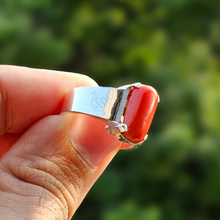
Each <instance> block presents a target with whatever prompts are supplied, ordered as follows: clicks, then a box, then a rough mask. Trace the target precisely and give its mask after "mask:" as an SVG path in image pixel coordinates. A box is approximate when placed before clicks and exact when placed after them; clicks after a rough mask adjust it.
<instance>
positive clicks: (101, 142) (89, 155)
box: [70, 113, 120, 167]
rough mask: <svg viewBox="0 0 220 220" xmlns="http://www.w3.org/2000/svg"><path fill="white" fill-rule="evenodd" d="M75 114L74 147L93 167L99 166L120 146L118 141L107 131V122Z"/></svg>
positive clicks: (72, 133)
mask: <svg viewBox="0 0 220 220" xmlns="http://www.w3.org/2000/svg"><path fill="white" fill-rule="evenodd" d="M72 114H75V117H73V121H72V124H71V126H70V127H71V128H70V139H71V141H72V144H73V146H74V147H75V148H76V149H77V151H78V152H79V153H80V154H81V156H82V157H83V158H84V159H85V160H86V161H88V162H89V163H90V165H91V166H93V167H96V166H98V165H99V164H100V163H101V162H102V161H103V160H104V159H105V157H106V156H107V155H109V154H110V153H111V152H112V151H113V150H114V149H115V148H117V147H118V146H119V145H120V142H119V141H118V139H116V138H115V137H114V136H113V135H109V134H107V132H106V131H105V122H103V121H100V120H99V119H96V118H94V117H92V116H89V115H84V114H78V113H72Z"/></svg>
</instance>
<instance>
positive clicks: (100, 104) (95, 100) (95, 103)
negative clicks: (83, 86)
mask: <svg viewBox="0 0 220 220" xmlns="http://www.w3.org/2000/svg"><path fill="white" fill-rule="evenodd" d="M90 95H92V96H93V97H92V100H91V106H92V108H93V109H94V110H95V111H98V112H103V108H104V106H105V104H106V102H107V99H108V97H107V96H106V97H105V96H103V94H100V93H98V94H97V92H96V91H93V92H91V94H90Z"/></svg>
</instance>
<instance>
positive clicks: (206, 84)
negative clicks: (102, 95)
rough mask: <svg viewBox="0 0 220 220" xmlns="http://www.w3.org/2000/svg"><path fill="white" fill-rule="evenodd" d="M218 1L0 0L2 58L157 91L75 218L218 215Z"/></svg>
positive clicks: (211, 219) (206, 218) (155, 219)
mask: <svg viewBox="0 0 220 220" xmlns="http://www.w3.org/2000/svg"><path fill="white" fill-rule="evenodd" d="M219 7H220V2H219V1H218V0H211V1H206V0H193V1H192V0H178V1H177V0H149V1H145V0H135V1H134V0H112V1H97V0H94V1H86V0H82V1H78V2H77V1H67V0H63V1H51V0H44V1H39V0H1V1H0V49H1V53H0V63H4V64H17V65H25V66H31V67H38V68H48V69H49V68H50V69H60V70H67V71H76V72H80V73H85V74H87V75H89V76H91V77H92V78H94V79H95V80H96V81H97V82H98V83H99V84H100V85H108V86H119V85H123V84H126V83H132V82H135V81H140V82H142V83H145V84H149V85H152V86H154V87H155V88H156V89H157V90H158V92H159V94H160V98H161V102H160V104H159V106H158V110H157V112H156V115H155V119H154V121H153V124H152V126H151V129H150V131H149V138H148V140H147V141H146V142H145V143H144V144H143V146H141V147H140V148H138V149H137V150H130V151H121V152H119V154H118V155H117V156H116V158H115V159H114V160H113V162H112V164H111V165H110V166H109V168H108V169H107V171H106V172H105V173H104V175H103V176H102V177H101V178H100V179H99V180H98V182H97V183H96V184H95V186H94V187H93V188H92V190H91V191H90V193H89V194H88V196H87V198H86V199H85V201H84V202H83V204H82V205H81V207H80V208H79V210H78V211H77V213H76V215H75V217H74V219H78V220H80V219H96V220H99V219H100V220H113V219H114V220H121V219H128V220H130V219H137V220H143V219H144V220H145V219H146V220H185V219H190V220H217V219H220V211H219V206H220V163H219V161H220V148H219V147H220V135H219V134H220V114H219V112H220V95H219V88H220V75H219V68H220V65H219V54H220V19H219V16H220V15H219Z"/></svg>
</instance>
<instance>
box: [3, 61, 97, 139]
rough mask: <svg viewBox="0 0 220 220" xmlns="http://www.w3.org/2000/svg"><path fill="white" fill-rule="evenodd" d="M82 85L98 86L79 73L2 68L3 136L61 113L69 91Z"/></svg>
mask: <svg viewBox="0 0 220 220" xmlns="http://www.w3.org/2000/svg"><path fill="white" fill-rule="evenodd" d="M80 86H97V84H96V83H95V82H94V81H93V80H92V79H91V78H89V77H87V76H85V75H81V74H76V73H66V72H59V71H51V70H40V69H31V68H26V67H17V66H5V65H0V135H2V134H4V133H19V132H23V131H24V130H26V129H27V128H28V127H30V126H31V125H32V124H34V123H35V122H36V121H38V120H40V119H41V118H43V117H45V116H48V115H54V114H59V113H60V110H61V107H62V103H63V100H64V97H65V94H66V92H67V91H69V90H70V89H72V88H75V87H80Z"/></svg>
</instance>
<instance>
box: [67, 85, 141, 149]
mask: <svg viewBox="0 0 220 220" xmlns="http://www.w3.org/2000/svg"><path fill="white" fill-rule="evenodd" d="M140 86H141V83H134V84H130V85H125V86H121V87H119V88H112V87H78V88H74V89H73V92H72V95H67V97H66V99H67V100H66V101H67V104H66V105H65V104H64V109H63V111H71V112H79V113H83V114H88V115H92V116H94V117H97V118H99V119H101V120H104V121H105V122H106V128H105V129H106V131H107V133H108V134H112V135H114V136H116V137H117V138H118V139H119V140H120V141H122V142H126V143H128V145H129V146H134V145H135V144H134V143H131V142H130V141H129V140H127V139H125V138H124V137H123V135H122V134H121V133H122V132H125V131H127V125H126V124H123V114H124V112H125V107H126V104H127V98H128V95H129V92H130V89H132V88H133V87H140Z"/></svg>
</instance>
